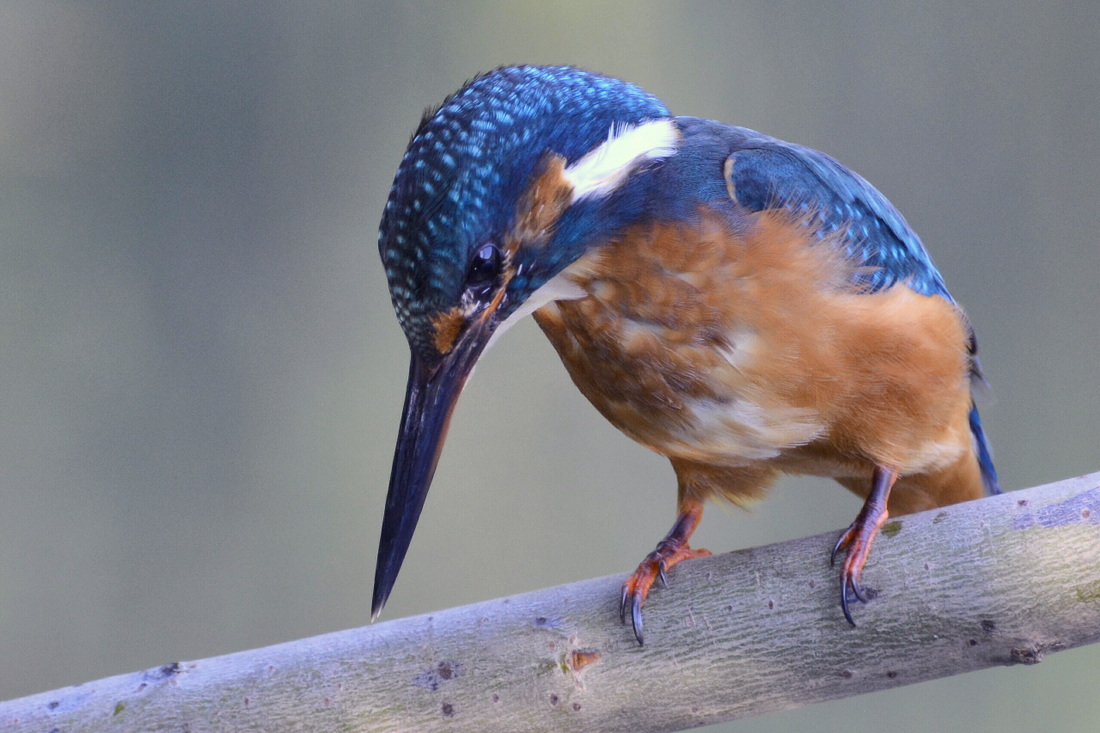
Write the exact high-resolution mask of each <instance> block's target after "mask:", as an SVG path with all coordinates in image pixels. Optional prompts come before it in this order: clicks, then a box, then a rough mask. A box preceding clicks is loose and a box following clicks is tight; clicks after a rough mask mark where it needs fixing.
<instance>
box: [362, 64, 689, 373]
mask: <svg viewBox="0 0 1100 733" xmlns="http://www.w3.org/2000/svg"><path fill="white" fill-rule="evenodd" d="M668 114H669V113H668V110H667V109H665V107H664V105H663V104H661V102H660V101H659V100H657V99H656V98H655V97H653V96H652V95H650V94H647V93H646V92H644V91H642V90H641V89H639V88H638V87H636V86H634V85H633V84H628V83H627V82H624V81H620V80H618V79H612V78H609V77H602V76H597V75H594V74H590V73H588V72H585V71H582V70H580V69H576V68H573V67H569V66H556V67H538V66H520V67H513V68H502V69H497V70H496V71H493V72H490V73H488V74H484V75H482V76H480V77H477V78H476V79H474V80H472V81H471V82H469V83H468V84H467V85H466V86H465V87H463V88H462V89H461V90H459V91H458V92H456V93H455V94H453V95H451V96H450V97H448V98H447V99H446V100H444V102H443V104H442V105H440V106H439V108H438V109H435V110H429V111H428V112H427V113H425V115H424V118H423V119H422V121H421V123H420V126H419V127H418V128H417V130H416V132H415V133H414V134H413V138H412V140H411V142H410V143H409V148H408V150H407V152H406V153H405V156H404V157H403V158H402V160H401V165H400V166H399V167H398V169H397V175H396V177H395V179H394V182H393V187H392V188H391V189H390V195H389V200H388V201H387V202H386V209H385V212H384V214H383V217H382V224H381V226H380V228H379V232H378V245H379V251H380V253H381V255H382V261H383V263H384V265H385V268H386V277H387V279H388V280H389V283H390V291H391V294H392V296H393V302H394V306H395V308H396V310H397V316H398V320H399V321H400V322H401V326H402V328H404V329H405V333H406V334H407V335H408V337H409V339H410V342H411V343H412V344H413V346H414V348H416V349H417V350H419V351H421V352H422V353H426V352H428V351H429V341H430V335H429V334H428V333H427V326H426V324H425V322H424V317H425V314H430V313H433V312H435V311H436V310H438V309H439V308H440V306H441V305H442V304H444V303H451V302H453V301H454V300H456V299H457V297H458V294H459V293H460V292H461V290H462V280H463V277H464V275H465V272H466V267H467V263H468V261H469V259H470V256H471V254H472V253H473V251H474V250H475V249H476V248H477V247H478V246H480V245H481V244H482V243H483V242H484V241H487V240H490V239H494V238H499V237H500V235H501V233H502V232H503V231H504V230H505V229H506V228H507V226H508V223H509V221H510V219H511V217H512V216H513V215H514V213H515V201H516V198H517V197H518V196H519V195H520V193H521V192H522V190H523V188H524V186H526V184H527V182H528V179H529V178H530V177H531V175H532V173H534V172H535V169H536V166H538V164H539V162H540V160H541V159H542V156H543V154H544V153H545V151H547V150H553V151H555V152H556V153H558V154H559V155H562V156H564V157H565V158H566V160H568V161H570V162H572V161H573V160H575V159H577V158H579V157H580V156H582V155H584V154H585V153H586V152H588V151H589V150H590V149H591V148H592V147H593V146H594V145H595V144H596V143H597V142H598V141H599V140H602V139H605V138H606V137H607V136H608V133H609V132H610V130H611V128H612V126H613V125H624V124H636V123H638V122H641V121H643V120H647V119H653V118H659V117H667V116H668ZM565 120H567V121H568V124H563V121H565ZM577 214H578V212H574V213H573V214H571V216H573V217H574V218H577ZM555 251H556V252H558V253H560V258H559V259H556V260H555V261H554V262H549V263H548V262H539V263H537V265H538V266H537V267H535V266H534V265H535V263H529V264H528V266H527V267H525V268H524V272H523V276H524V277H527V278H536V279H534V280H532V282H531V283H530V284H529V286H527V284H525V283H524V282H523V281H522V280H517V281H516V284H515V286H514V287H516V288H517V289H519V288H520V287H521V286H524V287H525V289H527V290H530V289H533V288H534V287H537V286H538V285H541V284H542V282H543V281H545V279H546V278H548V277H550V276H552V275H553V274H554V272H553V271H554V270H555V268H556V267H557V266H558V265H564V264H566V262H567V260H568V258H569V257H570V256H572V257H574V258H575V256H576V255H578V254H579V251H578V252H569V251H568V249H567V248H566V249H562V248H560V247H559V248H557V249H556V250H555ZM557 269H560V268H557ZM539 275H541V277H539ZM516 300H517V299H515V298H513V299H512V304H515V302H516Z"/></svg>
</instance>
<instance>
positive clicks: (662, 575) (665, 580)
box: [657, 560, 668, 588]
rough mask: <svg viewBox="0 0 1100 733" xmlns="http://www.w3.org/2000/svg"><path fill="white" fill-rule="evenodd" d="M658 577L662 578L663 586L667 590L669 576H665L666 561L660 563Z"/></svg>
mask: <svg viewBox="0 0 1100 733" xmlns="http://www.w3.org/2000/svg"><path fill="white" fill-rule="evenodd" d="M657 577H658V578H660V580H661V585H663V586H664V587H666V588H667V587H668V576H666V575H665V562H664V560H662V561H661V562H660V564H659V565H657Z"/></svg>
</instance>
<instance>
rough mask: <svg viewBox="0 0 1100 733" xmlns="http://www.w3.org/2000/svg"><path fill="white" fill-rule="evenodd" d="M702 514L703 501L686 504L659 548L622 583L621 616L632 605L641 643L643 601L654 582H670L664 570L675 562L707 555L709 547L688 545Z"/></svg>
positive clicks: (635, 629) (632, 616) (624, 621)
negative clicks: (691, 546) (698, 548)
mask: <svg viewBox="0 0 1100 733" xmlns="http://www.w3.org/2000/svg"><path fill="white" fill-rule="evenodd" d="M702 516H703V507H702V504H692V505H690V506H688V507H683V508H682V509H681V512H680V516H679V517H678V518H677V519H676V524H675V525H673V527H672V530H671V531H670V532H669V533H668V534H667V535H666V536H665V538H664V539H663V540H661V541H660V542H658V543H657V549H655V550H654V551H653V552H651V553H649V554H648V555H646V557H645V560H642V562H641V564H640V565H638V569H637V570H635V571H634V573H633V574H632V575H631V576H630V577H629V578H627V579H626V582H624V583H623V592H622V598H621V599H620V601H619V619H620V620H621V621H622V622H623V623H624V624H625V623H626V609H627V606H629V607H630V621H631V624H632V625H633V627H634V638H636V639H637V640H638V644H640V645H641V644H645V638H644V636H643V634H642V605H643V604H644V603H645V599H646V596H648V595H649V589H650V588H652V587H653V583H654V582H655V581H656V580H657V579H658V578H660V579H661V583H662V584H663V585H665V586H666V587H667V586H668V578H667V577H666V575H665V573H666V572H667V571H668V570H669V568H671V567H672V566H673V565H675V564H677V563H679V562H682V561H684V560H691V559H693V558H696V557H706V556H707V555H709V554H710V550H693V549H691V548H690V547H689V546H688V538H689V537H691V533H692V532H694V531H695V527H696V525H698V524H699V520H700V519H701V518H702Z"/></svg>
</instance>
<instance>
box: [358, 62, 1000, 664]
mask: <svg viewBox="0 0 1100 733" xmlns="http://www.w3.org/2000/svg"><path fill="white" fill-rule="evenodd" d="M378 245H379V252H380V255H381V258H382V263H383V266H384V269H385V274H386V279H387V283H388V286H389V292H390V296H391V300H392V302H393V307H394V310H395V313H396V315H397V319H398V322H399V323H400V326H401V328H402V330H403V331H404V334H405V336H406V339H407V341H408V344H409V347H410V351H411V360H410V368H409V374H408V383H407V388H406V393H405V401H404V406H403V409H402V415H401V424H400V429H399V432H398V438H397V444H396V448H395V450H394V459H393V467H392V472H391V475H390V482H389V488H388V493H387V497H386V504H385V511H384V515H383V521H382V532H381V537H380V541H379V550H378V557H377V567H376V571H375V577H374V593H373V602H372V611H371V618H372V620H374V619H376V618H377V616H378V614H379V613H380V612H381V611H382V608H383V606H384V605H385V603H386V600H387V599H388V597H389V595H390V592H391V590H392V588H393V585H394V582H395V581H396V578H397V574H398V572H399V570H400V568H401V564H402V561H403V560H404V557H405V554H406V552H407V550H408V548H409V544H410V542H411V540H412V536H413V532H414V530H415V528H416V524H417V521H418V519H419V517H420V514H421V511H422V509H423V506H424V502H425V498H426V497H427V494H428V489H429V486H430V484H431V481H432V478H433V475H434V473H435V469H436V465H437V463H438V460H439V456H440V451H441V449H442V446H443V441H444V439H445V437H446V433H447V428H448V425H449V422H450V419H451V415H452V413H453V411H454V409H455V405H456V403H457V401H458V397H459V394H460V393H461V392H462V390H463V387H464V385H465V384H466V382H467V379H468V378H469V376H470V373H471V371H472V369H473V367H474V365H475V364H476V363H477V361H478V359H479V357H480V356H481V355H482V353H484V351H485V349H486V348H488V346H489V345H490V344H491V343H492V342H493V341H495V340H496V339H497V338H498V337H499V336H500V335H501V334H502V333H504V332H505V331H506V330H507V329H508V328H510V327H511V326H512V325H514V324H515V323H516V322H517V321H519V320H521V319H522V318H524V317H526V316H527V315H533V317H534V319H535V321H536V322H537V323H538V325H539V327H540V328H541V329H542V331H543V332H544V334H545V335H546V336H547V337H548V339H549V340H550V343H551V344H552V345H553V347H554V349H555V350H556V351H557V353H558V355H559V356H560V358H561V361H562V362H563V364H564V365H565V367H566V370H567V371H568V373H569V375H570V377H571V378H572V380H573V382H574V384H575V385H576V386H577V388H579V389H580V391H581V393H583V394H584V396H585V397H586V398H587V399H588V400H589V401H590V402H591V403H592V405H593V406H595V408H596V409H597V410H598V411H599V412H600V413H601V414H602V415H603V416H604V417H605V418H606V419H607V420H608V421H610V422H611V423H612V424H613V425H614V426H615V427H617V428H618V429H619V430H621V431H622V432H623V433H625V434H626V435H628V436H629V437H630V438H633V439H634V440H635V441H637V442H638V443H640V444H641V445H643V446H645V447H647V448H649V449H651V450H653V451H655V452H657V453H659V454H661V455H664V456H666V457H668V459H669V460H670V461H671V464H672V468H673V470H674V473H675V476H676V480H677V500H676V519H675V521H674V523H673V526H672V528H671V530H670V531H669V532H668V534H667V535H666V536H665V537H664V538H663V539H661V540H660V542H658V543H657V545H656V547H655V548H654V550H653V551H652V552H650V553H649V554H648V555H647V556H646V557H645V558H644V559H643V561H642V562H641V563H640V564H639V566H638V568H637V569H636V570H635V571H634V572H633V573H632V574H631V575H630V576H628V577H627V579H626V581H625V582H624V583H623V585H622V590H621V594H620V598H619V599H618V600H619V616H620V619H621V621H622V622H623V623H624V624H626V621H627V618H628V617H629V619H630V625H631V627H632V630H633V632H634V636H635V638H636V640H637V642H638V643H639V644H644V643H645V637H644V624H643V615H642V607H643V605H644V603H645V601H646V599H647V597H648V595H649V592H650V590H651V588H652V587H653V585H654V583H655V582H657V581H661V582H663V583H665V584H666V585H667V575H666V574H667V572H668V571H669V570H670V569H671V568H672V567H673V566H675V565H676V564H677V563H679V562H682V561H685V560H690V559H693V558H698V557H702V556H705V555H709V554H710V553H709V551H707V550H705V549H696V548H692V547H691V545H690V544H689V541H690V538H691V535H692V533H693V532H694V530H695V529H696V527H697V525H698V524H699V522H700V520H701V518H702V514H703V507H704V503H705V502H706V501H707V500H708V499H712V498H713V499H724V500H728V501H730V502H732V503H734V504H736V505H747V504H749V503H751V502H753V501H755V500H757V499H759V498H761V497H763V495H764V494H765V493H766V491H767V489H768V488H769V486H770V485H771V484H772V483H773V482H774V481H775V480H776V479H777V478H778V477H779V476H780V475H782V474H808V475H816V476H824V477H829V478H832V479H835V481H836V482H838V483H839V484H840V485H841V486H843V487H845V488H847V489H849V490H850V491H852V492H854V493H855V494H856V495H857V496H859V497H861V498H863V499H864V503H863V505H862V508H861V510H860V512H859V514H858V516H857V517H856V519H855V521H853V522H852V524H851V525H850V526H849V527H848V528H847V529H846V530H845V531H844V532H843V533H841V535H840V537H839V539H838V540H837V542H836V544H835V546H834V547H833V548H832V552H831V554H829V561H830V562H832V563H834V564H835V562H836V560H837V558H838V557H840V556H843V561H842V563H841V566H840V570H839V584H840V605H841V610H842V612H843V616H844V618H845V619H846V620H847V622H848V623H850V624H852V625H853V626H854V625H855V621H854V617H853V613H852V603H853V602H854V601H862V602H866V601H867V600H869V596H870V595H871V594H870V593H868V592H867V591H866V590H865V589H864V588H863V586H862V585H861V583H860V578H861V573H862V570H863V567H864V564H865V563H866V561H867V558H868V555H869V553H870V550H871V546H872V543H873V540H874V538H875V535H876V533H877V532H878V530H879V528H880V527H881V526H882V525H883V523H884V521H885V520H886V518H887V516H889V515H891V514H905V513H909V512H914V511H920V510H924V509H930V508H934V507H940V506H944V505H947V504H951V503H955V502H960V501H965V500H970V499H976V498H980V497H981V496H983V495H986V494H993V493H999V492H1000V487H999V484H998V479H997V474H996V471H995V469H994V466H993V462H992V458H991V453H990V448H989V443H988V441H987V439H986V435H985V432H984V430H983V427H982V423H981V420H980V418H979V415H978V410H977V407H976V406H975V395H977V394H980V393H981V391H982V388H983V387H984V385H985V384H986V382H985V378H984V376H983V373H982V368H981V365H980V363H979V360H978V356H977V342H976V339H975V336H974V331H973V329H972V327H971V325H970V321H969V320H968V318H967V316H966V315H965V314H964V312H963V310H962V309H961V308H960V306H959V305H958V304H957V303H956V301H955V300H954V298H953V297H952V296H951V295H950V294H949V292H948V290H947V287H946V285H945V284H944V280H943V277H942V276H941V274H940V272H939V271H938V270H937V269H936V266H935V265H934V264H933V262H932V260H931V258H930V257H929V255H928V253H927V251H926V250H925V248H924V246H923V245H922V243H921V240H920V239H919V238H918V236H917V235H916V233H915V232H914V231H913V230H912V229H911V228H910V226H909V224H908V223H907V222H906V220H905V219H904V218H903V217H902V215H901V214H900V213H899V212H898V210H897V209H896V208H895V207H894V206H893V205H892V204H891V203H890V202H889V201H888V200H887V199H886V197H885V196H884V195H883V194H881V193H880V192H879V191H878V190H877V189H876V188H874V187H873V186H872V185H871V184H870V183H868V182H867V181H866V180H864V179H863V178H862V177H860V176H859V175H858V174H856V173H854V172H853V171H851V170H849V169H848V168H846V167H845V166H844V165H842V164H841V163H839V162H838V161H836V160H835V159H833V158H832V157H830V156H828V155H826V154H825V153H821V152H818V151H817V150H813V149H811V148H808V147H803V146H800V145H797V144H793V143H788V142H784V141H782V140H779V139H777V138H774V137H770V136H768V135H765V134H762V133H759V132H756V131H753V130H750V129H748V128H744V127H737V126H733V125H728V124H724V123H721V122H716V121H712V120H707V119H702V118H697V117H685V116H674V115H673V114H672V113H671V112H670V111H669V110H668V109H667V108H666V107H665V105H664V103H662V102H661V101H660V100H659V99H657V98H656V97H654V96H652V95H651V94H649V93H647V92H645V91H643V90H642V89H641V88H639V87H638V86H636V85H634V84H631V83H629V82H626V81H623V80H620V79H617V78H613V77H610V76H604V75H601V74H598V73H595V72H591V71H587V70H584V69H581V68H577V67H574V66H531V65H527V66H507V67H500V68H497V69H495V70H493V71H489V72H486V73H483V74H481V75H479V76H476V77H474V78H473V79H471V80H470V81H468V82H467V83H466V84H465V85H464V86H463V87H462V88H460V89H459V90H458V91H456V92H454V93H453V94H451V95H450V96H448V97H447V98H446V99H445V100H444V101H443V102H442V104H440V105H439V106H438V107H435V108H429V109H428V110H427V111H426V112H425V113H424V115H423V117H422V119H421V121H420V124H419V126H418V127H417V128H416V130H415V132H414V133H413V135H412V138H411V140H410V142H409V145H408V148H407V150H406V152H405V154H404V157H403V158H402V159H401V162H400V164H399V166H398V168H397V173H396V176H395V178H394V182H393V186H392V188H391V190H390V192H389V196H388V199H387V201H386V204H385V209H384V212H383V215H382V220H381V224H380V226H379V235H378Z"/></svg>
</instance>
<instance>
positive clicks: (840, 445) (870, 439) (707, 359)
mask: <svg viewBox="0 0 1100 733" xmlns="http://www.w3.org/2000/svg"><path fill="white" fill-rule="evenodd" d="M838 252H839V249H838V248H836V247H833V246H830V244H829V243H828V242H821V241H818V240H816V239H815V238H814V237H813V236H812V232H811V231H810V230H809V229H808V228H807V227H805V226H802V225H800V224H799V223H798V222H791V221H789V220H786V219H784V218H783V217H781V216H779V215H776V214H772V213H765V214H760V215H757V216H756V219H755V220H754V221H753V226H751V227H750V228H749V229H748V230H747V231H746V232H745V233H743V234H742V235H740V236H739V235H737V234H736V233H734V232H733V231H732V230H731V229H730V227H728V226H727V225H726V224H725V222H724V221H723V220H722V219H721V218H720V217H718V216H717V215H714V214H712V213H709V214H708V213H705V212H704V214H703V216H702V219H701V221H700V222H699V223H698V224H696V225H693V226H690V227H689V226H686V225H670V224H653V225H645V226H636V227H634V228H632V229H630V230H628V231H627V232H625V233H624V235H623V236H622V237H621V238H620V239H618V240H615V241H612V242H609V243H608V244H606V245H605V246H603V247H601V248H599V249H598V250H596V251H594V252H592V253H590V254H588V255H585V257H583V258H582V259H581V260H579V261H578V262H576V263H574V264H573V265H571V266H570V268H569V269H568V270H567V271H566V275H567V276H568V277H570V278H572V279H573V280H574V281H575V282H576V283H577V284H578V285H579V286H580V287H581V288H583V289H584V290H585V291H586V292H587V293H588V297H586V298H582V299H580V300H574V301H559V302H556V303H552V304H550V305H547V306H545V307H543V308H542V309H540V310H539V311H537V312H536V313H535V317H536V319H537V321H538V323H539V325H540V326H541V327H542V329H543V331H544V332H545V333H546V334H547V336H548V337H549V338H550V340H551V342H552V343H553V344H554V347H555V348H556V349H557V351H558V353H559V354H560V355H561V358H562V361H563V362H564V363H565V365H566V367H567V369H568V370H569V373H570V375H571V376H572V377H573V381H574V382H575V383H576V384H577V386H578V387H579V388H580V389H581V391H582V392H583V393H584V394H585V395H586V396H587V397H588V399H589V400H590V401H591V402H592V403H593V404H594V405H595V406H596V408H597V409H599V410H600V412H601V413H603V415H604V416H605V417H607V419H608V420H610V421H611V422H612V423H613V424H615V425H616V426H617V427H618V428H620V429H621V430H623V431H624V432H625V433H626V434H628V435H630V436H631V437H632V438H634V439H635V440H637V441H638V442H640V443H642V444H644V445H646V446H648V447H650V448H652V449H653V450H655V451H657V452H659V453H662V454H664V455H667V456H669V457H671V458H674V459H679V460H682V461H691V462H697V463H700V464H707V465H712V466H721V467H730V468H735V467H744V466H750V465H757V464H762V463H763V464H768V465H771V466H774V468H776V469H778V470H783V471H788V472H797V473H813V474H819V475H828V476H834V477H837V478H844V477H862V476H869V472H870V467H871V465H872V464H874V463H879V464H885V465H891V466H897V467H899V468H900V469H901V472H902V474H903V475H904V474H913V473H927V472H935V471H939V470H942V469H945V468H946V467H949V466H952V465H954V464H956V463H957V462H958V461H959V460H960V458H961V457H963V456H964V454H965V455H969V453H971V452H972V439H971V437H970V432H969V426H968V422H967V412H968V410H969V405H970V396H969V386H968V362H967V355H966V354H967V351H966V342H967V328H966V325H965V323H964V320H963V316H962V314H961V312H960V311H959V310H958V308H957V307H956V306H955V305H953V304H952V303H950V302H949V301H947V300H946V299H944V298H941V297H938V296H923V295H918V294H917V293H915V292H913V291H912V290H910V289H909V288H907V287H905V286H904V285H896V286H894V287H892V288H890V289H887V290H883V291H880V292H877V293H857V292H852V290H851V289H850V287H849V286H848V285H847V283H849V282H850V281H851V280H850V276H851V272H852V271H851V267H852V265H851V264H850V263H849V262H847V261H846V260H845V259H844V258H843V257H842V256H841V255H840V254H839V253H838Z"/></svg>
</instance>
